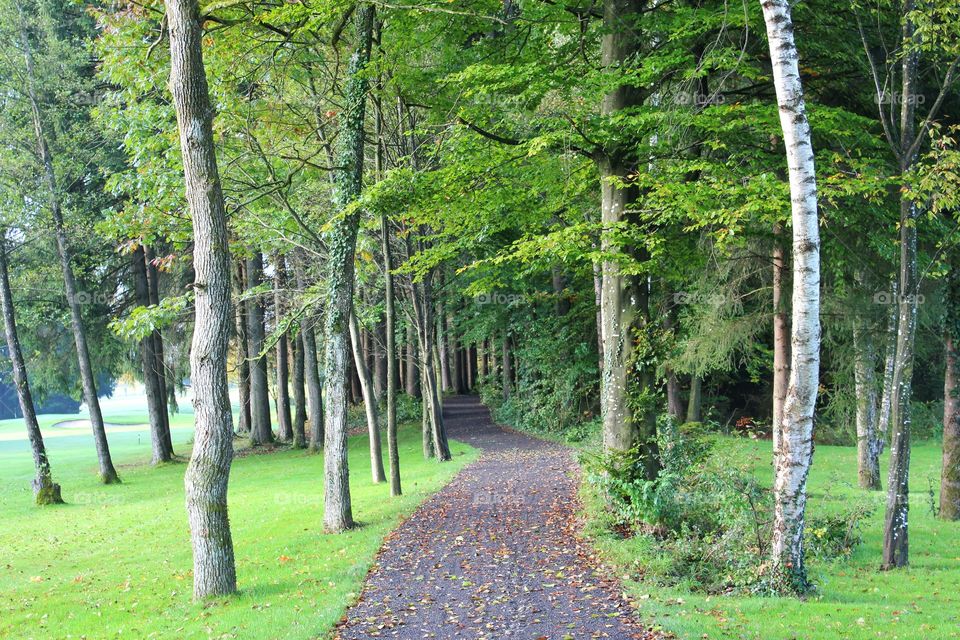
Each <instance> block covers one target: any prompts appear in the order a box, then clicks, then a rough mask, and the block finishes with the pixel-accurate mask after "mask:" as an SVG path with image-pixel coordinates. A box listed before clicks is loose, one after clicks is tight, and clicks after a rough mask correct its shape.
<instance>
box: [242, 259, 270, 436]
mask: <svg viewBox="0 0 960 640" xmlns="http://www.w3.org/2000/svg"><path fill="white" fill-rule="evenodd" d="M246 273H247V290H248V291H249V290H254V291H256V290H257V288H258V287H259V286H260V285H261V284H262V282H263V255H262V254H261V253H260V252H255V253H254V255H253V257H252V258H249V259H248V260H247V264H246ZM264 315H265V314H264V304H263V300H262V297H261V295H260V293H259V291H257V292H256V295H255V296H254V297H253V298H251V299H250V300H248V301H247V337H248V339H249V343H250V346H249V351H250V358H251V362H250V422H251V424H250V442H251V443H253V444H255V445H257V444H266V443H269V442H273V425H272V424H271V420H270V387H269V382H268V378H267V352H266V326H265V324H264V322H265V319H264Z"/></svg>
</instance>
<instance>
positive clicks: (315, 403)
mask: <svg viewBox="0 0 960 640" xmlns="http://www.w3.org/2000/svg"><path fill="white" fill-rule="evenodd" d="M300 337H301V339H302V347H303V368H304V371H305V376H304V378H305V379H306V383H307V418H308V420H309V422H310V451H312V452H314V453H316V452H317V451H320V450H322V449H323V443H324V439H325V436H326V429H324V415H325V412H324V407H323V376H321V375H320V363H319V362H317V338H316V333H315V332H314V330H313V327H305V328H304V329H303V330H302V333H301V334H300Z"/></svg>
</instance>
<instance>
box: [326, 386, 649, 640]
mask: <svg viewBox="0 0 960 640" xmlns="http://www.w3.org/2000/svg"><path fill="white" fill-rule="evenodd" d="M444 417H445V420H446V425H447V430H448V434H449V436H450V437H451V438H454V439H457V440H460V441H461V442H467V443H469V444H471V445H473V446H474V447H477V448H479V449H481V450H483V455H482V456H481V458H480V459H479V460H478V461H477V462H475V463H473V464H471V465H470V466H468V467H467V468H465V469H464V470H463V471H462V472H461V473H460V474H459V475H458V476H457V477H456V479H454V481H453V482H451V483H450V484H449V485H448V486H447V487H446V488H445V489H443V490H442V491H440V493H438V494H437V495H436V496H434V497H433V498H432V499H430V500H429V501H428V502H426V503H425V504H424V505H422V506H421V507H420V508H419V509H418V510H417V511H416V512H415V513H414V514H413V515H412V516H411V517H410V518H409V519H408V520H407V521H406V522H405V523H404V524H403V525H401V526H400V528H399V529H397V530H396V531H394V532H393V533H392V534H390V536H389V537H388V538H387V540H386V542H385V543H384V546H383V548H382V549H381V551H380V555H379V556H378V560H377V564H376V566H375V567H374V569H373V570H372V571H371V572H370V574H369V575H368V576H367V581H366V585H365V587H364V590H363V593H362V595H361V598H360V601H359V602H358V603H357V604H356V605H354V606H353V607H352V608H350V609H349V610H348V611H347V614H346V616H345V617H344V620H343V621H342V622H341V624H340V626H339V628H338V630H337V635H336V637H337V638H339V639H340V640H354V639H359V638H407V639H410V640H413V639H417V640H420V639H422V638H440V639H443V640H446V639H448V638H469V639H474V640H479V639H481V638H484V639H489V640H495V639H499V638H519V639H523V640H566V639H571V640H580V639H581V638H615V639H618V640H630V639H637V638H644V639H646V638H655V637H658V636H656V634H652V633H649V632H647V631H645V629H644V628H643V627H642V626H640V624H639V623H638V622H637V621H636V620H635V618H634V616H633V615H632V608H631V607H630V605H629V603H628V602H626V601H625V600H624V599H623V597H622V595H621V590H620V588H619V585H618V584H617V583H616V581H615V580H611V579H608V578H605V577H603V575H602V572H600V571H598V570H597V567H596V564H595V562H594V561H593V559H592V557H591V551H590V549H589V547H588V546H587V545H586V544H585V543H583V542H581V541H580V540H579V538H578V536H577V534H578V531H579V523H578V522H577V521H576V519H575V512H576V506H577V502H576V495H577V465H576V462H575V461H574V459H573V455H572V453H571V451H570V450H569V449H568V448H566V447H563V446H561V445H557V444H552V443H548V442H543V441H540V440H536V439H534V438H529V437H527V436H524V435H521V434H519V433H515V432H512V431H506V430H504V429H501V428H499V427H497V426H496V425H494V424H493V422H492V421H491V419H490V414H489V412H488V411H487V409H486V408H485V407H484V406H483V405H481V404H480V402H479V400H478V399H477V398H475V397H471V396H462V397H455V398H449V399H448V400H447V401H446V403H445V406H444Z"/></svg>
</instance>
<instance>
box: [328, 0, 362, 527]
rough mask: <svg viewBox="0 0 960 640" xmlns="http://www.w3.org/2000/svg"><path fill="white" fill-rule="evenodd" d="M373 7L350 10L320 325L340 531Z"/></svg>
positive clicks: (346, 488)
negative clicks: (351, 40) (351, 33)
mask: <svg viewBox="0 0 960 640" xmlns="http://www.w3.org/2000/svg"><path fill="white" fill-rule="evenodd" d="M373 18H374V9H373V6H371V5H370V4H367V3H366V2H362V3H360V4H359V5H358V6H357V8H356V10H355V11H354V24H355V26H356V44H355V49H354V51H353V53H352V54H351V56H350V63H349V65H348V68H347V77H346V82H345V85H344V93H345V96H346V101H345V104H344V109H343V111H342V112H341V114H340V115H339V119H340V134H339V136H338V138H337V153H336V166H337V169H336V170H335V171H334V189H333V204H334V208H335V209H336V211H337V213H338V214H341V215H340V217H339V218H338V219H337V220H336V222H335V223H334V225H333V228H332V229H331V230H330V232H329V233H328V234H327V247H328V257H327V287H328V290H327V309H326V311H327V315H326V323H325V325H324V337H325V343H324V355H325V358H324V360H325V366H326V380H325V385H324V386H325V389H324V391H325V395H326V404H325V409H326V420H325V423H326V424H325V427H326V434H325V438H324V444H325V455H324V487H325V493H324V496H325V498H324V499H325V504H324V517H323V521H324V525H325V527H326V529H327V530H328V531H331V532H339V531H344V530H345V529H349V528H350V527H352V526H353V511H352V509H351V506H350V471H349V465H348V462H347V384H348V376H349V375H350V354H349V345H348V339H349V333H350V326H349V325H350V315H351V313H352V312H353V276H354V273H353V262H354V252H355V250H356V244H357V231H358V228H359V225H360V212H359V210H358V209H357V208H356V207H353V206H351V205H352V204H353V203H354V201H355V200H356V199H357V198H358V197H359V196H360V192H361V189H362V180H363V131H364V122H365V115H366V105H367V89H368V85H369V80H368V78H367V74H366V69H367V65H368V63H369V61H370V47H371V43H372V40H373Z"/></svg>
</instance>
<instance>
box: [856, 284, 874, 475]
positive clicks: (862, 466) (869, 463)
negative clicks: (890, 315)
mask: <svg viewBox="0 0 960 640" xmlns="http://www.w3.org/2000/svg"><path fill="white" fill-rule="evenodd" d="M856 282H857V288H858V289H859V290H860V291H865V290H866V285H865V283H864V278H863V274H862V273H859V272H858V274H857V277H856ZM853 357H854V362H853V375H854V385H855V393H856V397H857V480H858V482H859V484H860V488H861V489H875V490H879V489H880V443H879V441H878V439H877V384H876V351H875V350H874V346H873V336H872V335H871V333H870V323H869V322H868V321H867V319H866V318H865V317H863V314H862V313H857V314H856V315H855V316H854V319H853Z"/></svg>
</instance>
